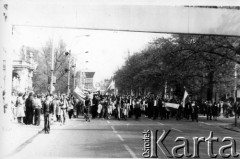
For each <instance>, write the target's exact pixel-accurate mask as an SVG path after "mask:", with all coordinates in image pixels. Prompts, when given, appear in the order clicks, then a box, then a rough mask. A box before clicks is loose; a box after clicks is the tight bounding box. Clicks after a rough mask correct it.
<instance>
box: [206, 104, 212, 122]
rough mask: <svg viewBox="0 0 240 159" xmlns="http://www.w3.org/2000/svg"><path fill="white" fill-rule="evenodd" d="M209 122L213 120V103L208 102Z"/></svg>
mask: <svg viewBox="0 0 240 159" xmlns="http://www.w3.org/2000/svg"><path fill="white" fill-rule="evenodd" d="M207 120H212V102H211V101H208V102H207Z"/></svg>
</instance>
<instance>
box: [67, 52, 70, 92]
mask: <svg viewBox="0 0 240 159" xmlns="http://www.w3.org/2000/svg"><path fill="white" fill-rule="evenodd" d="M70 56H71V52H69V54H68V87H67V93H68V95H69V94H70V73H71V71H70V68H71V67H70Z"/></svg>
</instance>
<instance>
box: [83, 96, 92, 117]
mask: <svg viewBox="0 0 240 159" xmlns="http://www.w3.org/2000/svg"><path fill="white" fill-rule="evenodd" d="M90 106H91V101H90V98H89V96H87V97H86V100H85V106H84V118H85V120H86V121H88V122H90V118H89V111H90Z"/></svg>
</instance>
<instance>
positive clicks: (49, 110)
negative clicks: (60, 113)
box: [43, 95, 53, 134]
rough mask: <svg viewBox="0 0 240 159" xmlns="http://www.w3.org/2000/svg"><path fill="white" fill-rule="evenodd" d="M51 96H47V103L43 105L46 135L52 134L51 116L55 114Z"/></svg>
mask: <svg viewBox="0 0 240 159" xmlns="http://www.w3.org/2000/svg"><path fill="white" fill-rule="evenodd" d="M50 98H51V97H50V96H49V95H48V96H47V99H46V101H45V102H44V103H43V114H44V131H45V134H49V133H50V114H51V113H53V108H52V106H53V105H52V102H51V100H50Z"/></svg>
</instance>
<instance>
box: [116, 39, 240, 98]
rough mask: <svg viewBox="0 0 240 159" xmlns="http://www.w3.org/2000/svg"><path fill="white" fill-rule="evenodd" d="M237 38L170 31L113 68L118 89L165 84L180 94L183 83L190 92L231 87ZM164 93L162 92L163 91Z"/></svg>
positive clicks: (210, 93) (155, 88) (208, 92)
mask: <svg viewBox="0 0 240 159" xmlns="http://www.w3.org/2000/svg"><path fill="white" fill-rule="evenodd" d="M239 43H240V39H239V38H232V37H231V38H230V37H224V36H204V35H172V37H170V38H158V39H155V40H153V41H152V42H151V43H149V45H148V46H147V48H146V49H145V50H143V51H141V52H139V53H135V54H134V55H132V56H131V57H130V58H128V59H127V60H126V62H125V65H124V66H123V67H122V68H121V69H119V70H118V71H116V72H115V76H114V78H115V80H116V85H117V87H118V88H119V89H120V90H124V91H126V90H127V89H139V88H143V89H145V90H148V91H151V92H157V91H158V92H159V91H160V92H164V86H165V84H166V83H167V85H168V88H171V89H173V90H174V94H175V95H177V96H179V97H181V96H182V94H183V91H184V87H186V89H187V90H188V91H189V92H190V93H191V94H192V95H198V96H199V95H202V94H206V98H207V99H209V100H211V99H212V97H213V91H214V90H215V92H216V91H218V92H220V93H226V92H229V91H230V90H232V89H233V83H234V67H235V64H236V63H238V64H240V58H239V54H240V46H239ZM162 94H163V93H162Z"/></svg>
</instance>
